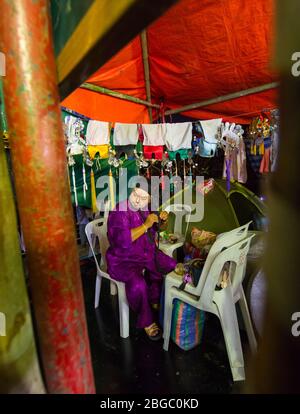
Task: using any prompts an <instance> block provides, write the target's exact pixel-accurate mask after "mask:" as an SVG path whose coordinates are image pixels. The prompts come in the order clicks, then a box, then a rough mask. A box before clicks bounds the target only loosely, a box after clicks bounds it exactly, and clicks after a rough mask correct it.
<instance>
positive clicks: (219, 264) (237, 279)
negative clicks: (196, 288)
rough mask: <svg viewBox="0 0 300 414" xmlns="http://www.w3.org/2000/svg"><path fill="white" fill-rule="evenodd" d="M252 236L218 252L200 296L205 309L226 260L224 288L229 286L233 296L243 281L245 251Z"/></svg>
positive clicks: (245, 261)
mask: <svg viewBox="0 0 300 414" xmlns="http://www.w3.org/2000/svg"><path fill="white" fill-rule="evenodd" d="M253 237H255V235H254V234H253V235H252V236H249V237H247V238H246V239H244V240H241V241H240V242H238V243H236V244H234V245H232V246H230V247H228V248H227V249H225V250H224V251H222V252H220V253H219V254H218V256H217V257H216V258H215V260H214V261H213V263H212V265H211V268H210V271H209V274H208V276H207V278H206V280H205V284H204V286H203V289H202V293H201V296H200V301H201V304H202V305H204V307H205V308H206V309H207V308H209V307H210V306H211V303H212V301H213V296H214V292H215V288H216V285H217V283H218V281H219V278H220V275H221V272H222V269H223V267H224V265H225V263H227V262H230V270H229V279H230V281H229V284H228V287H227V288H226V289H228V288H231V290H232V295H233V296H235V294H236V292H237V290H238V289H239V287H240V285H241V283H242V282H243V278H244V275H245V269H246V265H247V253H248V251H249V248H250V243H251V240H252V238H253Z"/></svg>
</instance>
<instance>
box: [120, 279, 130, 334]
mask: <svg viewBox="0 0 300 414" xmlns="http://www.w3.org/2000/svg"><path fill="white" fill-rule="evenodd" d="M118 299H119V316H120V336H121V338H128V336H129V306H128V302H127V298H126V292H125V289H124V287H120V286H118Z"/></svg>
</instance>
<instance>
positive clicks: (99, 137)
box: [86, 121, 109, 145]
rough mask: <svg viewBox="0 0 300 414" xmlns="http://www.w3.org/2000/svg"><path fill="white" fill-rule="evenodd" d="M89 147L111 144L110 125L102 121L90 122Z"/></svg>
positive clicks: (87, 137) (88, 127) (87, 131)
mask: <svg viewBox="0 0 300 414" xmlns="http://www.w3.org/2000/svg"><path fill="white" fill-rule="evenodd" d="M86 142H87V144H88V145H107V144H109V123H108V122H102V121H89V122H88V126H87V130H86Z"/></svg>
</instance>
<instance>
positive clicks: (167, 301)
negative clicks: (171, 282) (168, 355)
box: [163, 289, 173, 351]
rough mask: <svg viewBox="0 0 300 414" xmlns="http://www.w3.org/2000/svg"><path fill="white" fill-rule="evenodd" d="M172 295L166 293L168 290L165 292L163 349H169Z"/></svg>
mask: <svg viewBox="0 0 300 414" xmlns="http://www.w3.org/2000/svg"><path fill="white" fill-rule="evenodd" d="M172 302H173V300H172V296H171V295H170V294H168V290H167V289H166V292H165V311H164V333H163V337H164V345H163V348H164V350H165V351H167V350H168V349H169V342H170V334H171V323H172V310H173V306H172V304H173V303H172Z"/></svg>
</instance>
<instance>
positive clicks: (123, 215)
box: [106, 200, 176, 328]
mask: <svg viewBox="0 0 300 414" xmlns="http://www.w3.org/2000/svg"><path fill="white" fill-rule="evenodd" d="M126 208H127V211H121V210H125V209H126ZM148 215H149V211H139V212H138V211H134V210H131V209H130V202H129V201H128V200H126V201H122V202H121V203H119V204H118V205H117V206H116V208H115V209H114V210H113V211H111V212H110V213H109V217H108V223H107V231H108V239H109V243H110V247H109V248H108V250H107V253H106V260H107V269H108V273H109V274H110V276H111V277H112V279H115V280H118V281H121V282H125V288H126V296H127V300H128V303H129V306H130V307H131V308H132V309H133V311H135V312H136V313H137V315H138V320H137V327H138V328H144V327H146V326H149V325H151V324H152V323H153V322H154V317H153V312H152V309H151V305H150V304H151V303H159V301H160V293H161V287H162V282H163V275H164V274H167V273H169V272H171V271H172V270H174V268H175V266H176V261H175V260H174V259H173V258H172V257H169V256H167V255H166V254H164V253H163V252H161V251H160V250H158V249H156V253H155V248H156V246H155V242H154V240H155V230H154V229H153V228H152V229H150V230H148V232H147V233H146V234H143V235H142V236H141V237H139V238H138V239H137V240H135V241H134V242H133V241H132V240H131V229H134V228H135V227H139V226H141V225H142V224H143V223H144V221H145V219H146V217H147V216H148ZM150 239H151V240H150ZM144 269H146V270H147V272H145V275H144V274H143V270H144Z"/></svg>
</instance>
